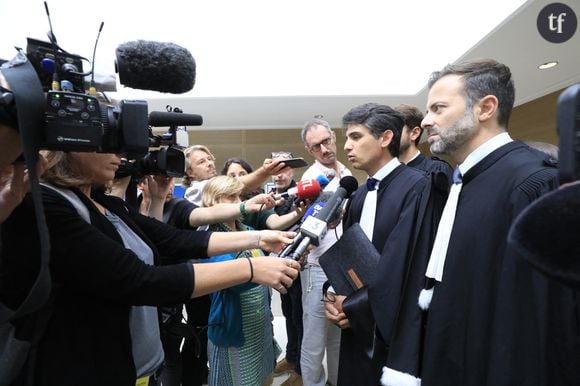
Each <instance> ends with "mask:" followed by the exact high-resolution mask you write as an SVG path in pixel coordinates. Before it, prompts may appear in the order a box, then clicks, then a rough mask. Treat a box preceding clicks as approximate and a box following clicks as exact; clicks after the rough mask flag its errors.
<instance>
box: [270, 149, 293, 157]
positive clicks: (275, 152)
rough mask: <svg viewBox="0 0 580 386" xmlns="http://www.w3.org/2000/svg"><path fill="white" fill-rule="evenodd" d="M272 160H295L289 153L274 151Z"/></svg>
mask: <svg viewBox="0 0 580 386" xmlns="http://www.w3.org/2000/svg"><path fill="white" fill-rule="evenodd" d="M272 158H294V156H293V155H292V153H290V152H289V151H273V152H272Z"/></svg>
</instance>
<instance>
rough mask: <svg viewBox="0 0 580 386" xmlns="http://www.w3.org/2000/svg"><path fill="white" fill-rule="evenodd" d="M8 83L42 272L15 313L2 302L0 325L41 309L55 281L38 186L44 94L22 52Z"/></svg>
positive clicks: (8, 69) (10, 67) (9, 69)
mask: <svg viewBox="0 0 580 386" xmlns="http://www.w3.org/2000/svg"><path fill="white" fill-rule="evenodd" d="M1 70H2V74H3V75H4V77H5V78H6V80H7V81H8V83H9V85H10V88H11V89H12V92H13V94H14V100H15V102H16V106H17V117H18V129H19V131H20V138H21V140H22V148H23V154H24V159H25V161H26V166H27V168H28V175H29V179H30V185H31V195H32V200H33V202H34V211H35V217H36V223H37V226H38V237H39V240H40V270H39V273H38V277H37V278H36V281H35V282H34V284H33V285H32V288H31V289H30V292H29V293H28V295H27V297H26V299H24V301H23V302H22V304H21V305H20V306H19V307H18V309H17V310H12V309H9V308H8V307H6V306H5V305H4V304H2V303H1V302H0V323H3V322H5V321H7V320H11V319H15V318H18V317H20V316H23V315H26V314H28V313H31V312H34V311H36V310H38V309H40V308H41V307H42V306H43V305H44V304H45V303H46V302H47V300H48V298H49V295H50V292H51V288H52V281H51V277H50V271H49V257H50V255H49V253H50V241H49V236H48V227H47V226H46V218H45V215H44V206H43V204H42V192H41V188H40V185H39V183H38V175H37V172H36V164H37V161H38V150H39V147H40V144H41V142H42V136H43V133H42V127H43V126H42V122H43V113H44V107H45V106H44V105H45V99H44V93H43V91H42V85H41V84H40V81H39V79H38V76H37V75H36V72H35V70H34V68H33V67H32V64H31V63H30V61H28V59H27V57H26V55H25V54H24V52H23V51H22V50H19V51H18V54H17V55H16V57H14V59H12V60H11V61H9V62H6V63H4V64H3V65H2V67H1Z"/></svg>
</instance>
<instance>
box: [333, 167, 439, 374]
mask: <svg viewBox="0 0 580 386" xmlns="http://www.w3.org/2000/svg"><path fill="white" fill-rule="evenodd" d="M367 193H368V189H367V187H366V185H361V186H360V187H359V189H358V190H357V191H356V192H355V193H354V194H353V197H352V199H351V201H350V203H349V207H348V209H347V214H346V216H345V218H344V220H343V227H344V229H345V230H346V229H348V228H349V227H350V226H351V225H352V224H353V223H358V222H359V221H360V217H361V212H362V208H363V204H364V200H365V197H366V194H367ZM445 195H446V193H444V192H443V191H440V190H435V189H433V185H432V179H431V178H430V177H429V176H428V175H427V174H426V173H423V172H422V171H420V170H417V169H413V168H410V167H408V166H406V165H402V164H401V165H399V166H398V167H396V168H395V169H394V170H393V171H392V172H391V173H389V174H388V175H387V176H386V177H385V178H384V179H383V180H381V182H380V184H379V187H378V192H377V212H376V217H375V224H374V231H373V240H372V243H373V245H374V246H375V247H376V249H377V250H378V251H379V252H380V253H381V258H380V260H379V263H378V264H377V268H376V274H375V277H374V279H373V280H372V281H371V284H370V285H369V286H368V288H366V287H363V288H362V289H360V290H358V291H356V292H354V293H353V294H351V295H350V296H348V297H347V298H346V300H345V301H344V303H343V309H344V312H345V313H346V315H347V317H348V319H349V322H350V325H351V328H348V329H345V330H343V332H342V340H341V351H340V363H339V370H338V371H339V374H338V385H376V384H378V383H379V378H380V374H381V369H382V366H384V365H385V363H386V356H387V352H388V346H389V339H390V336H391V329H392V325H393V323H394V321H395V318H396V316H397V313H398V309H399V303H400V299H401V296H402V289H403V288H404V287H405V286H404V284H405V283H406V282H407V281H409V280H411V281H415V280H422V277H423V274H424V272H425V267H426V264H427V259H428V256H429V254H428V250H421V251H419V249H423V248H429V247H430V245H431V244H432V240H433V237H434V233H435V229H433V228H432V227H431V223H432V222H431V221H430V218H431V217H432V216H437V217H438V216H440V214H439V213H434V209H433V208H434V207H442V204H439V205H433V202H435V201H443V202H444V200H445ZM417 247H418V248H417ZM412 266H413V267H415V269H414V270H413V271H411V270H409V267H412ZM417 267H420V268H419V269H417ZM421 283H422V282H421ZM331 284H332V283H331ZM367 296H368V301H367ZM375 325H376V329H375V328H374V326H375Z"/></svg>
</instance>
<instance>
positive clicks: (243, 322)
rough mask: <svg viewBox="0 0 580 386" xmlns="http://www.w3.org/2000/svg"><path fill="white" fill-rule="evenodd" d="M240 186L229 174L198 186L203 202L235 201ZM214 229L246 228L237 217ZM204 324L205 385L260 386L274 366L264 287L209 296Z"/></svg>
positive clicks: (245, 254) (249, 253)
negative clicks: (207, 372)
mask: <svg viewBox="0 0 580 386" xmlns="http://www.w3.org/2000/svg"><path fill="white" fill-rule="evenodd" d="M242 189H243V184H242V183H241V182H240V181H239V180H238V179H236V178H234V177H230V176H217V177H214V178H212V179H211V180H209V182H208V183H207V185H206V186H205V188H204V191H203V195H202V202H203V205H204V206H212V205H215V204H219V203H239V202H241V199H240V194H241V193H242ZM209 229H210V230H213V231H215V232H235V231H245V230H247V229H248V227H247V226H246V225H244V224H243V223H242V222H241V221H240V219H239V218H238V219H233V220H230V221H227V222H223V223H219V224H213V225H210V228H209ZM260 255H262V252H261V251H260V250H259V249H257V248H247V249H243V250H241V251H240V252H238V253H228V254H224V255H221V256H216V257H212V258H211V259H209V260H208V261H236V260H246V259H248V260H253V259H256V258H259V257H257V256H260ZM211 300H212V303H211V309H210V315H209V328H208V337H209V342H208V359H209V367H210V368H209V378H208V384H209V385H210V386H218V385H219V386H232V385H238V386H260V385H264V384H269V382H270V381H271V373H272V370H273V369H274V361H275V356H274V338H273V332H272V312H271V310H270V293H269V290H268V288H267V287H266V286H263V285H259V284H255V283H244V284H239V285H237V286H233V287H230V288H227V289H224V290H221V291H219V292H215V293H213V294H211Z"/></svg>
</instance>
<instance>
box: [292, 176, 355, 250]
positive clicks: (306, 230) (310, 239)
mask: <svg viewBox="0 0 580 386" xmlns="http://www.w3.org/2000/svg"><path fill="white" fill-rule="evenodd" d="M357 188H358V182H357V181H356V178H354V177H353V176H346V177H343V178H341V179H340V186H339V187H338V189H336V192H334V193H333V194H332V196H331V197H330V198H329V199H328V201H327V202H326V205H324V207H323V208H322V209H321V210H320V212H318V213H317V214H316V215H315V216H310V217H308V218H306V220H305V221H304V223H303V224H302V226H301V227H300V236H303V237H301V241H300V243H299V244H298V246H297V247H296V249H295V250H294V251H293V252H292V255H291V257H292V258H293V259H295V260H298V259H299V258H300V256H301V255H302V254H303V253H304V252H305V251H306V248H308V246H309V245H310V244H314V245H319V244H320V240H322V239H323V238H324V236H325V235H326V231H327V230H328V222H329V221H330V219H331V218H332V217H333V216H335V215H336V214H337V213H338V211H339V210H340V208H341V206H342V204H343V202H344V200H345V199H347V198H350V195H351V194H352V192H354V191H355V190H356V189H357Z"/></svg>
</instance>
